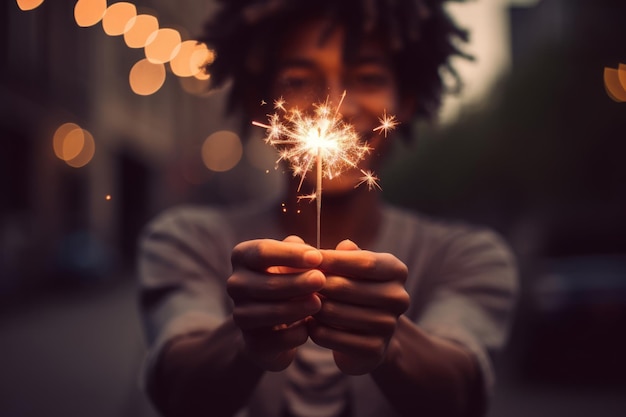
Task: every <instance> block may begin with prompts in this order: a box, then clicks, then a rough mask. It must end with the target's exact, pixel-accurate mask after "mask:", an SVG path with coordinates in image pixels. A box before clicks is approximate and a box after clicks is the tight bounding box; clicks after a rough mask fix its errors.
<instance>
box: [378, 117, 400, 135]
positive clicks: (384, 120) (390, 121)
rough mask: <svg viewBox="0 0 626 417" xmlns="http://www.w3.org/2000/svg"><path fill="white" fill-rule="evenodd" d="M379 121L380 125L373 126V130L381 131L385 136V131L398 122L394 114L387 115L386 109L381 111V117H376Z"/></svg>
mask: <svg viewBox="0 0 626 417" xmlns="http://www.w3.org/2000/svg"><path fill="white" fill-rule="evenodd" d="M378 120H379V121H380V126H378V127H376V128H374V129H373V130H374V132H376V131H379V132H382V133H383V134H384V135H385V137H387V133H388V132H389V131H390V130H393V129H395V128H396V126H398V124H399V123H400V122H398V120H397V119H396V116H393V115H392V116H387V110H385V112H384V113H383V117H380V118H378Z"/></svg>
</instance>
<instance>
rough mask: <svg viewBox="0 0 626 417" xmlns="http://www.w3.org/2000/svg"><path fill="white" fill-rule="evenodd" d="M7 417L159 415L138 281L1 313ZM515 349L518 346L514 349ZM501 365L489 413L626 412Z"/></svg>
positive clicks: (620, 396) (609, 416) (615, 396)
mask: <svg viewBox="0 0 626 417" xmlns="http://www.w3.org/2000/svg"><path fill="white" fill-rule="evenodd" d="M0 334H1V335H2V343H1V344H0V369H2V372H1V373H0V415H2V416H3V417H44V416H45V417H50V416H64V417H85V416H89V417H130V416H133V417H154V416H156V414H155V413H154V411H153V410H152V408H151V406H150V405H148V403H147V402H146V400H145V399H144V398H143V396H142V393H141V392H140V391H139V388H138V374H139V369H140V366H141V358H142V355H143V351H144V345H143V336H142V333H141V326H140V322H139V317H138V314H137V309H136V304H135V286H134V282H133V281H132V279H131V278H124V279H123V280H119V281H118V282H116V283H114V284H107V285H104V286H98V287H97V288H89V289H83V290H75V291H73V292H71V293H63V294H51V295H46V296H38V297H36V298H33V299H31V300H29V301H27V302H24V303H23V304H20V305H16V306H13V307H11V309H9V310H7V309H4V310H3V311H2V315H1V317H0ZM511 350H514V349H511ZM514 361H515V357H514V356H513V355H512V354H511V353H510V351H507V353H505V355H504V356H503V357H502V358H501V360H500V362H499V364H498V365H499V368H498V371H499V385H498V389H497V392H496V397H495V399H494V402H493V405H492V409H491V412H490V413H489V417H554V416H567V417H589V416H593V417H623V416H624V415H626V395H625V393H624V386H623V385H622V386H621V388H619V387H614V388H611V387H606V386H603V387H593V386H578V387H572V386H564V385H563V384H560V385H559V386H555V385H550V384H548V383H529V382H524V381H523V380H521V379H520V378H518V377H517V375H516V374H517V371H516V369H517V367H516V363H515V362H514Z"/></svg>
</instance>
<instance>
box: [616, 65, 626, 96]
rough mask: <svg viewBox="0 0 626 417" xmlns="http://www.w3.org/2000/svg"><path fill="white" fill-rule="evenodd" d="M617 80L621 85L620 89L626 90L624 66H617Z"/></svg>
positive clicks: (625, 66) (625, 68)
mask: <svg viewBox="0 0 626 417" xmlns="http://www.w3.org/2000/svg"><path fill="white" fill-rule="evenodd" d="M617 78H618V79H619V83H620V84H621V85H622V89H623V90H626V64H619V66H618V67H617Z"/></svg>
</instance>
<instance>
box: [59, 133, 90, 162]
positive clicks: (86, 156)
mask: <svg viewBox="0 0 626 417" xmlns="http://www.w3.org/2000/svg"><path fill="white" fill-rule="evenodd" d="M73 132H76V130H74V131H73ZM80 133H81V136H82V138H83V141H82V143H83V146H82V147H81V148H80V151H79V153H78V154H77V155H76V156H75V157H73V158H71V159H69V160H66V161H65V162H66V163H67V164H68V165H69V166H71V167H73V168H81V167H84V166H85V165H87V164H88V163H89V162H90V161H91V159H92V158H93V156H94V155H95V153H96V143H95V141H94V140H93V136H92V135H91V133H89V132H88V131H87V130H85V129H81V130H80Z"/></svg>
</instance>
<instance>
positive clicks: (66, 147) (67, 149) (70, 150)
mask: <svg viewBox="0 0 626 417" xmlns="http://www.w3.org/2000/svg"><path fill="white" fill-rule="evenodd" d="M84 147H85V132H84V130H83V129H74V130H72V131H71V132H69V133H68V134H67V135H65V139H64V140H63V148H62V155H63V158H62V159H63V160H64V161H65V162H68V161H71V160H72V159H74V158H76V157H77V156H78V155H80V153H81V152H82V151H83V148H84Z"/></svg>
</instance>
